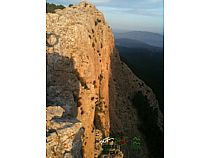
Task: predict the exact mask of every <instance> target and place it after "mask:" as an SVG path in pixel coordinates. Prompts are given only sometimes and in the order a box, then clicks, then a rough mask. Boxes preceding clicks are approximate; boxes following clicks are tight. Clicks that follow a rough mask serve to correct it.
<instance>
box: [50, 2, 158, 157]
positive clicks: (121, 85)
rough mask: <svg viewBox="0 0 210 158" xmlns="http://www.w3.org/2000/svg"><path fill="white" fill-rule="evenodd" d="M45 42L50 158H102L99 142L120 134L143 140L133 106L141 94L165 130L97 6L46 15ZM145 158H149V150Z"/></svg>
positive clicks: (155, 103) (153, 102) (148, 93)
mask: <svg viewBox="0 0 210 158" xmlns="http://www.w3.org/2000/svg"><path fill="white" fill-rule="evenodd" d="M46 36H47V39H46V40H47V41H46V56H47V57H46V58H47V109H46V110H47V120H46V121H47V143H46V148H47V157H48V158H63V157H65V158H69V157H73V158H77V157H78V158H80V157H84V158H94V157H99V155H100V153H101V150H102V148H101V146H100V143H99V141H100V140H101V139H102V138H105V137H107V136H110V135H111V134H112V135H114V134H116V133H117V132H118V131H119V129H120V131H121V132H122V133H124V134H125V135H127V136H130V137H132V136H136V135H143V134H142V133H141V131H140V130H139V129H138V126H139V124H141V121H140V120H139V118H138V116H137V111H136V109H135V108H134V107H133V106H132V98H133V97H134V95H135V94H136V93H141V94H143V95H144V96H145V97H146V98H147V100H148V103H149V106H150V107H152V108H155V109H157V113H158V119H157V125H158V127H160V129H161V128H162V114H161V113H160V111H159V107H158V101H157V100H156V98H155V95H154V94H153V92H152V90H151V89H150V88H149V87H148V86H146V84H145V83H144V82H143V81H141V80H140V79H139V78H137V77H136V76H135V75H134V74H133V73H132V71H131V70H130V69H129V68H128V67H127V66H126V65H125V64H124V63H123V62H121V60H120V57H119V54H118V52H117V50H115V48H114V38H113V33H112V30H111V28H110V27H109V26H108V25H107V23H106V21H105V19H104V16H103V14H102V13H101V12H100V11H98V10H97V9H96V7H95V6H94V5H92V4H89V3H87V2H81V3H80V4H79V5H76V6H72V7H67V8H64V9H63V10H56V12H55V13H47V15H46ZM122 150H124V151H126V149H122ZM120 155H121V156H120ZM126 155H128V153H126V152H125V156H124V157H126ZM141 155H143V156H144V157H147V156H148V152H147V145H146V144H145V146H144V151H143V152H141ZM115 157H122V153H120V154H119V155H118V156H117V155H115Z"/></svg>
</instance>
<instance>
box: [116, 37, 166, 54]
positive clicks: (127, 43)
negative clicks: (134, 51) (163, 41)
mask: <svg viewBox="0 0 210 158" xmlns="http://www.w3.org/2000/svg"><path fill="white" fill-rule="evenodd" d="M115 45H116V46H117V47H126V48H141V49H142V50H145V51H150V52H161V51H162V50H163V48H162V47H156V46H152V45H149V44H146V43H143V42H140V41H138V40H133V39H127V38H120V39H115Z"/></svg>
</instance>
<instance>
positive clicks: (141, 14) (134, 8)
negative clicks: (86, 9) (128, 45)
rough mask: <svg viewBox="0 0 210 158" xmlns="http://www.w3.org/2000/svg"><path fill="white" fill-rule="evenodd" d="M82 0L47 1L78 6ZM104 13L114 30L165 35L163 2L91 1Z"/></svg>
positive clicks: (150, 0) (145, 0)
mask: <svg viewBox="0 0 210 158" xmlns="http://www.w3.org/2000/svg"><path fill="white" fill-rule="evenodd" d="M80 1H81V0H47V2H49V3H55V4H63V5H69V4H77V3H79V2H80ZM90 2H92V3H94V4H95V5H96V6H97V8H98V9H99V10H100V11H102V12H103V13H104V15H105V18H106V20H107V22H108V23H109V25H110V26H111V27H112V28H113V30H136V31H137V30H140V31H150V32H157V33H161V34H162V33H163V0H90Z"/></svg>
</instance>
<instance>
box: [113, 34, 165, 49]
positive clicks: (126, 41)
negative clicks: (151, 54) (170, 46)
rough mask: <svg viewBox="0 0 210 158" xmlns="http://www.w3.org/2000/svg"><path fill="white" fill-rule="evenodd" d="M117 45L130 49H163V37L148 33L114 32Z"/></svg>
mask: <svg viewBox="0 0 210 158" xmlns="http://www.w3.org/2000/svg"><path fill="white" fill-rule="evenodd" d="M114 36H115V41H116V44H117V45H119V46H125V47H130V48H136V47H142V48H148V47H150V46H153V47H160V48H163V35H161V34H158V33H152V32H146V31H130V32H125V33H116V32H114Z"/></svg>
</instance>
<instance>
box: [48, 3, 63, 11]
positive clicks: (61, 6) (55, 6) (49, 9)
mask: <svg viewBox="0 0 210 158" xmlns="http://www.w3.org/2000/svg"><path fill="white" fill-rule="evenodd" d="M64 8H65V7H64V6H63V5H56V4H53V3H47V4H46V12H47V13H55V10H56V9H64Z"/></svg>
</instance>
